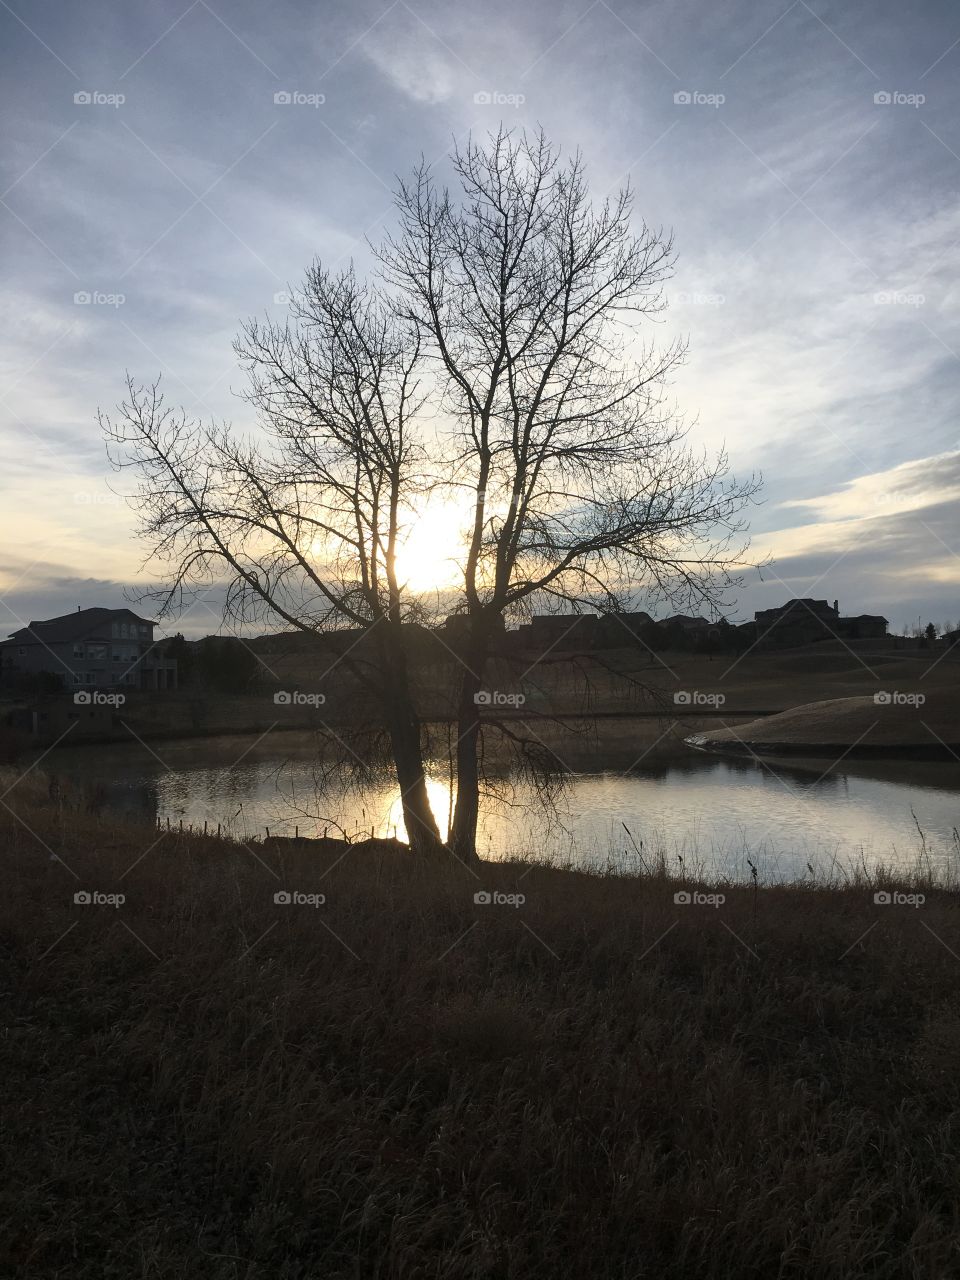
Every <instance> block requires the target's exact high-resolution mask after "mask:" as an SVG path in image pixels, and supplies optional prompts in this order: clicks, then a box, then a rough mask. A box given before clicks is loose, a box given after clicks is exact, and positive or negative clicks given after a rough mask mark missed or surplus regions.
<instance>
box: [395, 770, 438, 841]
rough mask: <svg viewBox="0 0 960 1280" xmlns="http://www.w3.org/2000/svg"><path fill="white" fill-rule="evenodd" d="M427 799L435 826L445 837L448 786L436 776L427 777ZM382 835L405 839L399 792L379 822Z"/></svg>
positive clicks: (405, 832)
mask: <svg viewBox="0 0 960 1280" xmlns="http://www.w3.org/2000/svg"><path fill="white" fill-rule="evenodd" d="M427 799H428V800H429V801H430V808H431V809H432V810H433V816H434V817H435V818H436V820H437V826H438V827H439V828H440V834H441V835H442V836H444V838H446V836H445V833H446V830H447V822H448V819H449V816H450V803H451V797H450V787H449V785H448V784H447V783H446V782H440V781H439V780H438V779H436V778H427ZM453 799H454V801H455V800H456V792H454V793H453ZM378 834H379V835H382V836H386V837H389V836H394V835H395V836H396V837H397V839H398V840H406V838H407V827H406V824H405V823H404V821H403V802H402V801H401V799H400V792H399V791H397V792H396V793H395V795H394V798H393V800H392V802H391V804H390V809H389V811H388V812H387V816H386V818H384V820H383V822H382V823H381V826H380V830H379V832H378Z"/></svg>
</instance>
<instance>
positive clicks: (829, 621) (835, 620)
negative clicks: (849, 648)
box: [754, 599, 888, 647]
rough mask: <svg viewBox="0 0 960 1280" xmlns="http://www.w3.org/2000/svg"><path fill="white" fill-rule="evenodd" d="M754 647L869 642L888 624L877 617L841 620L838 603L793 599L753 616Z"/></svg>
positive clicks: (884, 632)
mask: <svg viewBox="0 0 960 1280" xmlns="http://www.w3.org/2000/svg"><path fill="white" fill-rule="evenodd" d="M754 624H755V626H756V631H757V643H758V644H767V645H776V646H778V647H786V646H793V645H804V644H813V643H815V642H816V641H818V640H869V639H879V638H882V637H884V636H886V634H887V626H888V622H887V619H886V618H883V617H880V615H879V614H869V613H862V614H858V615H856V616H855V617H850V618H844V617H841V616H840V604H839V601H837V600H834V602H833V604H832V605H831V604H829V603H828V602H827V601H826V600H812V599H794V600H788V601H787V603H786V604H782V605H779V606H778V607H777V608H775V609H760V610H758V612H757V613H755V614H754Z"/></svg>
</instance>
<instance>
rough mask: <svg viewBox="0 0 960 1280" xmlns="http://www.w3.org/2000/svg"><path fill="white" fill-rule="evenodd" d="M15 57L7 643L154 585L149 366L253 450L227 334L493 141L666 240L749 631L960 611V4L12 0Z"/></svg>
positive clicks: (9, 94)
mask: <svg viewBox="0 0 960 1280" xmlns="http://www.w3.org/2000/svg"><path fill="white" fill-rule="evenodd" d="M0 66H2V75H0V101H2V109H3V112H4V118H5V124H6V127H5V130H4V138H5V146H4V150H3V154H2V160H0V236H2V252H3V262H4V266H5V271H4V277H3V283H2V290H3V295H4V296H3V299H2V301H3V305H2V307H0V324H2V326H3V333H2V339H3V341H2V346H0V432H2V455H0V456H2V459H3V461H2V464H0V494H2V499H0V549H2V554H0V634H6V633H8V632H10V631H13V630H14V629H16V628H17V627H18V626H20V625H23V624H25V622H26V621H28V620H30V619H33V618H43V617H49V616H53V615H54V614H58V613H62V612H67V611H70V610H72V609H74V608H76V606H77V605H78V604H82V605H84V606H88V605H108V606H110V605H117V606H118V605H122V604H124V603H125V602H126V596H125V592H127V593H128V592H129V591H130V590H135V589H136V588H137V587H138V586H139V585H141V584H143V583H144V582H146V581H147V580H151V579H153V578H155V577H156V576H157V571H156V570H155V569H153V568H151V567H150V566H147V567H146V568H143V567H142V557H143V547H142V546H141V544H139V543H138V541H137V540H136V538H135V536H134V529H135V516H134V514H133V512H132V511H131V510H130V509H129V507H128V505H127V503H126V502H125V501H124V499H123V497H122V494H123V492H124V490H125V489H129V487H130V481H129V479H128V478H126V477H119V478H118V477H115V476H114V475H113V474H112V473H111V471H110V468H109V464H108V462H107V459H106V456H105V451H104V446H103V441H102V438H101V434H100V431H99V428H98V426H97V422H96V412H97V408H98V407H103V408H106V409H110V408H112V407H113V406H114V405H115V404H116V403H117V402H118V401H119V400H120V399H121V397H122V390H123V378H124V373H125V371H126V370H129V371H130V372H131V373H132V374H133V375H134V376H135V377H136V378H137V379H138V380H142V381H152V380H153V379H155V378H156V376H157V375H158V374H162V377H163V384H164V387H165V389H166V394H167V396H168V399H169V400H171V401H173V402H175V403H178V404H182V405H183V406H184V407H185V408H186V409H187V411H188V412H189V413H191V414H193V415H196V416H200V417H203V418H205V419H208V420H209V419H216V420H217V421H224V420H225V421H228V422H232V423H234V424H235V425H236V427H237V428H238V429H241V430H244V429H246V428H247V427H248V426H249V421H248V416H249V410H248V409H247V408H246V406H245V405H244V404H243V403H242V402H241V401H240V400H239V398H238V393H239V392H240V391H241V390H242V388H243V385H244V381H243V377H242V374H241V372H240V370H239V369H238V367H237V362H236V358H235V356H234V354H233V351H232V348H231V343H232V341H233V338H234V337H235V335H236V333H237V331H238V328H239V326H240V325H241V324H242V323H243V322H244V321H245V320H246V319H247V318H248V317H250V316H252V315H255V314H264V313H266V314H268V315H270V316H272V317H273V318H275V319H281V318H282V316H283V313H284V309H285V308H284V303H283V296H284V294H285V293H286V292H287V291H289V290H290V289H292V288H295V287H296V286H297V285H298V284H299V282H300V280H301V278H302V275H303V272H304V270H305V269H306V267H307V266H308V264H309V263H310V262H311V261H312V260H313V259H314V258H317V257H319V258H320V260H321V261H322V262H324V263H325V264H326V265H328V266H331V267H338V266H345V265H346V264H347V263H348V262H350V261H351V260H353V261H354V262H355V264H356V266H357V268H358V270H361V271H363V270H365V269H366V268H367V267H368V265H369V263H370V255H369V251H368V249H367V248H366V244H365V237H370V238H372V239H374V240H376V239H377V238H378V237H379V236H381V235H382V234H383V233H384V232H385V231H386V230H388V229H389V228H390V226H391V224H392V216H393V215H392V205H391V192H392V189H393V187H394V185H395V183H396V180H397V177H398V176H403V175H405V174H407V173H409V171H410V170H411V169H412V167H413V166H414V165H415V164H416V163H417V162H418V160H419V159H420V157H421V156H423V157H425V158H426V159H427V160H428V161H431V162H435V163H436V164H437V165H438V167H439V169H440V171H441V172H442V170H443V166H444V164H445V163H446V156H447V155H448V153H449V151H450V149H451V146H452V144H453V141H454V140H455V139H456V140H458V141H460V142H463V141H464V140H465V139H466V137H467V136H468V135H469V134H470V133H471V131H472V132H473V133H474V134H475V135H478V134H479V135H482V134H483V133H485V132H486V131H487V130H489V129H491V128H493V129H496V128H497V126H498V125H499V124H500V123H501V122H503V123H505V124H507V125H509V126H517V127H537V126H542V127H543V128H544V129H545V131H546V132H547V134H548V136H549V138H550V139H551V140H552V141H553V142H554V143H556V144H557V145H559V146H560V147H561V148H562V149H563V150H564V151H565V152H570V151H572V150H574V149H577V148H579V149H580V150H581V151H582V153H583V155H584V158H585V160H586V163H587V167H588V175H589V180H590V185H591V189H592V191H593V193H594V195H595V196H596V197H598V198H601V197H602V196H603V195H604V194H606V193H607V192H608V191H610V190H612V189H616V188H617V187H618V186H619V185H620V184H621V183H623V182H625V181H627V180H629V181H630V183H631V185H632V187H633V189H634V192H635V217H636V219H637V223H638V226H639V223H640V220H641V219H642V220H644V221H645V222H646V223H648V224H650V225H653V226H663V227H664V228H665V229H667V230H670V231H672V233H673V235H674V238H675V244H676V250H677V254H678V262H677V271H676V275H675V277H674V279H673V280H672V281H671V283H670V285H669V287H668V290H667V296H668V301H669V303H670V306H669V309H668V311H667V312H666V314H665V315H664V316H663V317H662V319H661V321H660V329H659V330H658V331H657V332H656V337H657V338H658V339H659V340H661V341H667V340H669V339H670V338H672V337H674V336H677V335H681V336H684V337H686V338H687V339H688V340H689V346H690V351H689V357H688V360H687V363H686V365H685V367H684V368H683V369H682V370H681V371H680V372H679V374H678V375H677V378H676V380H675V383H674V387H673V394H674V396H675V399H676V402H677V405H678V407H679V409H680V410H681V411H682V412H683V413H684V414H685V415H686V416H687V417H688V418H689V419H690V420H691V421H694V422H695V426H694V427H693V436H692V439H693V441H694V443H696V444H697V445H703V446H705V447H706V448H708V449H717V448H719V447H721V446H723V447H725V448H726V450H727V452H728V454H729V457H730V463H731V467H732V469H733V470H734V472H735V473H736V474H738V475H743V476H746V475H749V474H750V473H752V472H754V471H760V472H762V473H763V477H764V490H763V499H762V503H761V504H760V505H758V506H756V507H754V508H752V509H751V511H750V513H749V518H750V525H751V531H752V538H753V552H752V554H753V556H754V557H755V558H756V560H757V561H761V560H768V561H769V563H768V565H767V567H765V568H763V569H762V570H759V571H758V570H748V572H747V574H746V581H745V584H744V586H743V588H742V589H741V590H739V591H737V592H736V593H735V594H734V595H733V597H732V598H731V600H730V607H729V609H728V611H727V613H728V616H729V617H731V618H732V619H736V620H744V619H747V618H750V617H752V615H753V611H754V610H755V609H760V608H766V607H770V606H772V605H775V604H779V603H782V602H783V601H784V600H786V599H788V598H789V597H791V596H813V597H815V598H823V599H829V600H831V601H832V600H833V599H835V598H836V599H839V601H840V605H841V610H842V611H843V612H845V613H861V612H868V613H882V614H884V615H885V616H886V617H887V618H889V619H890V621H891V623H892V624H893V626H894V627H895V628H897V629H901V628H903V627H904V626H906V625H914V624H916V622H917V619H918V617H920V618H922V620H923V621H924V622H926V621H927V620H928V619H933V620H934V621H936V622H938V623H940V622H944V621H946V620H951V621H954V623H955V624H956V619H957V618H958V617H960V422H958V415H957V409H956V406H957V403H958V392H960V309H958V307H957V302H958V301H960V290H958V272H957V246H958V244H960V201H958V199H957V191H958V185H960V110H958V105H960V103H958V98H960V77H958V70H960V10H956V9H955V8H954V7H953V6H951V5H949V4H946V3H943V4H940V3H934V2H933V0H930V2H928V3H920V4H917V5H913V6H911V7H910V9H909V11H906V10H905V9H904V7H903V6H902V5H901V4H900V3H894V2H893V0H842V2H841V0H813V2H811V3H806V2H805V0H795V2H794V3H790V2H789V0H750V2H747V3H738V2H737V0H733V2H732V3H725V4H723V5H714V4H708V3H706V2H705V0H698V2H696V3H695V2H693V0H672V2H669V3H668V2H666V0H659V2H658V3H649V4H647V3H642V2H641V3H628V2H627V0H616V2H615V3H610V4H608V3H606V0H594V2H592V3H591V0H576V2H573V0H560V3H557V2H556V0H553V2H551V3H546V0H534V2H533V3H529V4H525V5H522V6H520V5H516V4H508V3H505V2H503V3H501V2H497V3H493V4H489V3H471V4H466V3H463V2H462V0H454V2H453V3H443V4H441V3H438V2H436V0H414V2H413V3H407V0H394V2H393V3H386V0H377V2H376V3H370V2H368V0H361V3H353V4H345V3H334V4H308V3H305V2H303V0H277V2H275V3H271V4H269V5H264V4H262V3H253V2H252V0H213V2H212V3H208V2H207V0H194V2H193V3H188V0H153V2H150V3H148V2H146V0H125V2H124V3H123V4H122V5H118V4H115V3H108V2H107V0H86V2H85V3H84V4H83V5H82V6H80V5H76V4H72V3H67V2H66V0H57V2H53V0H32V2H31V3H29V4H28V3H26V0H0ZM180 625H181V627H182V629H183V630H184V631H185V632H186V633H187V634H205V633H207V632H211V631H215V630H217V629H218V626H219V617H218V615H217V613H216V608H215V605H214V603H212V602H211V601H206V602H200V603H198V604H197V605H195V606H194V607H193V609H192V611H191V614H190V616H189V617H187V618H185V619H183V620H181V623H180ZM171 629H172V628H171Z"/></svg>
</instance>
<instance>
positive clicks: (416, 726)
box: [390, 691, 443, 853]
mask: <svg viewBox="0 0 960 1280" xmlns="http://www.w3.org/2000/svg"><path fill="white" fill-rule="evenodd" d="M390 744H391V747H392V749H393V761H394V767H395V769H396V773H397V782H398V784H399V786H400V803H401V805H402V807H403V823H404V826H405V827H406V829H407V841H408V843H409V845H410V848H411V850H413V852H414V853H432V852H435V851H437V850H439V849H441V848H442V847H443V842H442V840H441V839H440V831H439V829H438V827H437V822H436V819H435V818H434V816H433V810H432V809H431V807H430V797H429V796H428V794H427V781H426V777H425V776H424V770H423V750H422V747H421V744H420V723H419V720H418V718H417V716H416V714H415V713H414V711H413V708H412V706H411V705H410V701H409V698H408V697H407V695H406V694H405V693H404V692H403V691H394V694H393V697H392V706H391V711H390Z"/></svg>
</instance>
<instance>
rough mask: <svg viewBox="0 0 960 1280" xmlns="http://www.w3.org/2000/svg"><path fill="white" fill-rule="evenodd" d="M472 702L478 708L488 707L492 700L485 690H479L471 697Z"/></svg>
mask: <svg viewBox="0 0 960 1280" xmlns="http://www.w3.org/2000/svg"><path fill="white" fill-rule="evenodd" d="M473 701H474V703H475V704H476V705H477V706H478V707H489V705H490V703H491V702H492V698H491V696H490V694H489V693H488V692H487V690H486V689H480V690H478V691H477V692H476V693H475V694H474V695H473Z"/></svg>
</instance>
